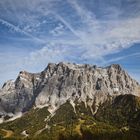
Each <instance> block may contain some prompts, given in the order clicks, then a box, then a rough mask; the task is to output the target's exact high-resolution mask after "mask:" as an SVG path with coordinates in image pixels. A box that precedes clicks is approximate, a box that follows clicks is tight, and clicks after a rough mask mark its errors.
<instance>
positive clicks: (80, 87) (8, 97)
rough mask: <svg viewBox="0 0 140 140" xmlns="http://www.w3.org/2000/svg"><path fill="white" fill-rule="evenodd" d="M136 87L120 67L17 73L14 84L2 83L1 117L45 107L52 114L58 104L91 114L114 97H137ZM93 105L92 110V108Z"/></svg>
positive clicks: (68, 66)
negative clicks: (79, 106)
mask: <svg viewBox="0 0 140 140" xmlns="http://www.w3.org/2000/svg"><path fill="white" fill-rule="evenodd" d="M138 87H139V84H138V82H136V81H135V80H133V79H132V78H131V77H130V76H129V75H128V74H127V72H125V71H124V70H123V69H122V68H121V66H120V65H118V64H113V65H111V66H108V67H105V68H102V67H97V66H96V65H88V64H83V65H82V64H80V65H77V64H71V63H63V62H61V63H59V64H53V63H50V64H48V66H47V68H46V69H45V70H44V71H42V72H41V73H35V74H34V73H29V72H26V71H21V72H20V73H19V75H18V77H17V79H16V80H15V81H12V80H10V81H8V82H6V83H5V84H4V85H3V87H2V89H1V90H0V114H1V117H3V116H5V115H8V114H13V115H14V114H17V113H19V112H22V113H24V112H26V111H28V110H30V109H31V108H32V107H33V106H34V107H35V108H42V107H44V106H47V107H48V111H49V112H50V113H54V112H55V111H56V110H57V109H58V108H59V107H60V106H61V105H62V104H64V103H66V101H67V100H69V101H70V103H71V105H72V106H73V108H74V110H75V103H74V102H75V101H76V100H77V101H78V102H83V103H84V104H85V106H89V107H90V109H91V112H92V114H93V115H94V114H95V113H96V111H97V109H98V106H99V104H102V103H104V102H105V101H106V100H108V97H110V98H114V97H116V96H118V95H124V94H132V95H137V96H138V92H137V91H138ZM92 106H94V109H93V108H92Z"/></svg>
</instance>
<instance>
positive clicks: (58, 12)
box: [0, 0, 140, 80]
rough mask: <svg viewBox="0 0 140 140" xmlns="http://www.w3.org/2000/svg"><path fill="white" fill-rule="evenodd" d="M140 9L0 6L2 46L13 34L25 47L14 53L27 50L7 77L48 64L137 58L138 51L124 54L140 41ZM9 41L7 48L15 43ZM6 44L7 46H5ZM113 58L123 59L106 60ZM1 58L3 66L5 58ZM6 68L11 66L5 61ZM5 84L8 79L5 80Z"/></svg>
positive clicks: (28, 1)
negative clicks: (117, 55) (28, 49)
mask: <svg viewBox="0 0 140 140" xmlns="http://www.w3.org/2000/svg"><path fill="white" fill-rule="evenodd" d="M139 5H140V2H139V1H138V0H135V1H134V0H131V1H130V0H119V1H115V0H112V1H109V0H105V1H101V0H98V1H97V0H89V1H86V0H66V1H62V0H36V1H34V0H24V1H23V0H21V1H20V2H19V1H18V0H4V1H0V27H1V26H4V27H5V28H7V30H4V29H3V28H2V27H1V31H3V32H4V35H3V32H2V33H1V35H0V41H1V40H2V38H3V36H4V37H5V40H6V38H12V35H13V34H14V35H15V37H14V39H12V42H14V41H15V40H17V41H18V42H21V45H16V46H15V48H18V47H21V48H24V49H22V51H21V52H17V53H16V52H15V54H21V55H17V57H16V58H14V57H13V61H14V62H16V63H10V65H9V67H8V69H9V70H11V71H12V74H8V71H7V72H5V74H7V75H8V76H9V77H12V76H10V75H14V76H15V75H16V73H18V70H19V68H20V69H27V70H30V71H33V72H36V71H39V70H41V69H43V68H44V67H45V66H46V65H47V63H48V62H59V61H70V62H77V63H96V64H99V65H107V64H110V63H113V62H119V61H121V60H124V59H126V58H127V59H128V58H129V57H132V56H133V57H135V56H136V55H137V56H139V55H140V54H139V53H137V54H136V52H134V53H133V54H132V53H131V52H130V54H128V55H127V56H125V55H124V54H121V52H122V51H123V50H124V49H128V48H131V47H132V46H134V45H135V44H136V43H139V42H140V27H139V25H140V16H139V15H140V14H139V13H140V6H139ZM9 32H10V34H9ZM17 34H22V35H23V36H22V37H19V36H18V35H17ZM2 41H3V40H2ZM10 41H11V40H10ZM10 41H9V42H7V44H8V45H7V44H6V45H7V46H9V45H10V44H11V42H10ZM29 41H30V42H32V44H29V45H25V46H24V45H23V42H24V43H25V42H26V44H28V42H29ZM0 43H1V42H0ZM3 45H5V44H2V43H1V46H3ZM34 45H36V46H37V45H38V47H34ZM28 47H30V48H32V51H29V52H28V53H25V51H24V50H26V49H27V48H28ZM6 49H7V48H6V47H5V49H4V47H3V49H1V51H2V52H3V51H4V52H3V54H5V55H7V54H8V53H9V52H8V50H7V51H6ZM113 53H120V54H121V56H119V57H115V58H111V59H105V56H108V55H111V54H113ZM22 54H24V55H22ZM0 59H1V60H0V61H4V60H3V59H2V57H1V58H0ZM7 59H11V57H9V58H7ZM5 63H7V65H8V62H7V61H5ZM10 66H11V69H10ZM18 67H19V68H18ZM5 68H6V67H2V69H1V73H4V69H5ZM9 73H11V72H9ZM13 73H14V74H13ZM3 79H4V80H6V79H7V77H6V78H3Z"/></svg>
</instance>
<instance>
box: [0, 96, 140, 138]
mask: <svg viewBox="0 0 140 140" xmlns="http://www.w3.org/2000/svg"><path fill="white" fill-rule="evenodd" d="M76 111H77V113H76V114H75V113H74V110H73V107H72V106H71V104H70V103H69V102H67V103H65V104H64V105H62V106H61V107H60V109H58V110H57V111H56V114H55V116H54V117H53V118H51V119H50V121H49V122H48V123H47V122H45V121H44V120H45V118H46V117H47V116H48V115H49V112H48V111H47V108H43V109H38V110H37V109H36V110H30V111H29V112H28V113H26V114H25V115H24V116H23V117H22V118H19V119H17V120H15V121H13V122H9V123H4V124H1V125H0V134H1V135H2V136H4V135H5V134H4V132H3V131H2V129H5V130H12V131H13V133H14V135H13V137H14V138H19V137H21V134H20V133H21V132H22V131H24V130H27V132H28V133H29V135H30V137H29V138H28V139H36V140H41V139H42V140H65V139H73V140H74V139H76V140H78V139H79V140H88V139H90V140H92V139H93V140H94V139H96V140H106V139H107V140H109V139H111V140H113V139H114V140H129V139H132V138H133V140H138V137H139V136H137V135H138V134H139V131H140V127H139V126H140V99H139V98H138V97H135V96H132V95H125V96H119V97H117V98H116V99H115V100H114V102H113V104H111V103H109V102H107V103H105V104H104V105H103V106H101V107H100V109H99V111H98V112H97V115H96V116H95V117H93V116H92V114H91V111H90V109H89V108H85V105H84V104H83V103H81V104H78V105H77V106H76ZM46 124H48V126H49V127H48V129H43V128H44V127H45V125H46ZM41 129H43V130H42V132H41V133H38V135H37V133H36V132H38V130H41ZM117 138H118V139H117Z"/></svg>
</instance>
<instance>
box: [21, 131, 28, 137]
mask: <svg viewBox="0 0 140 140" xmlns="http://www.w3.org/2000/svg"><path fill="white" fill-rule="evenodd" d="M21 135H23V136H25V137H28V136H29V135H28V134H27V132H26V130H24V131H23V132H22V133H21Z"/></svg>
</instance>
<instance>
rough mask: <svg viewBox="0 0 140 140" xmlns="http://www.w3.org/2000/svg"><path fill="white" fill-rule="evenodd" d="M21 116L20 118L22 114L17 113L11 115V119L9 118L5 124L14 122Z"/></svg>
mask: <svg viewBox="0 0 140 140" xmlns="http://www.w3.org/2000/svg"><path fill="white" fill-rule="evenodd" d="M21 116H22V112H18V113H16V114H13V116H12V118H10V119H9V120H7V121H6V122H10V121H14V120H16V119H18V118H20V117H21Z"/></svg>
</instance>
